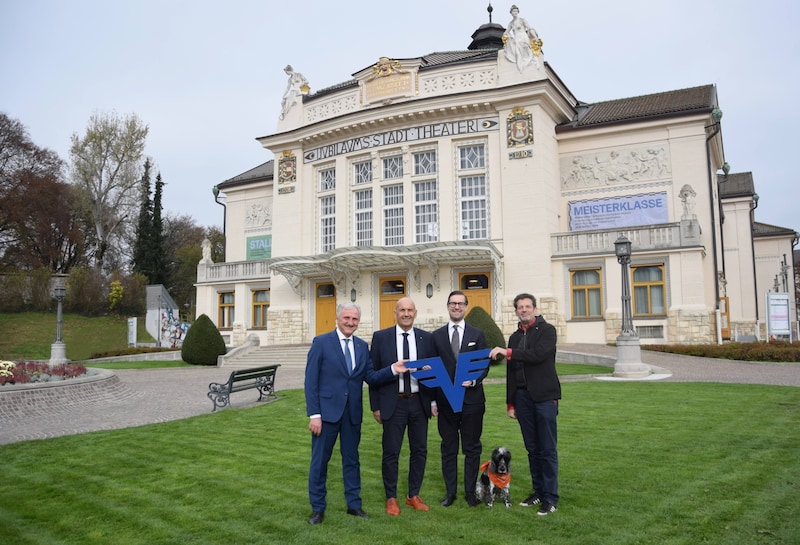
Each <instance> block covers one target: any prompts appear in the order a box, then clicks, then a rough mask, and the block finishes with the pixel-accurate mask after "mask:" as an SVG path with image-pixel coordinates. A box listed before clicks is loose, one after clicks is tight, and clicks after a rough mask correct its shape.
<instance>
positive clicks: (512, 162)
mask: <svg viewBox="0 0 800 545" xmlns="http://www.w3.org/2000/svg"><path fill="white" fill-rule="evenodd" d="M485 26H486V25H485ZM488 26H490V27H491V26H495V27H496V26H498V25H488ZM488 30H489V31H492V30H493V29H488ZM500 30H502V28H501V29H500ZM287 68H288V67H287ZM287 73H288V72H287ZM291 77H292V76H290V78H291ZM295 79H300V80H301V81H305V78H303V77H302V76H300V78H297V76H295ZM312 85H313V82H312ZM623 92H624V90H623ZM287 97H288V99H287V100H285V101H284V106H283V111H282V114H281V119H279V121H278V126H277V130H276V132H275V133H273V134H270V135H268V136H264V137H261V138H259V139H258V140H259V142H260V143H261V144H262V145H263V146H264V148H266V149H267V150H269V151H271V152H272V154H273V155H274V158H275V159H274V161H268V162H267V163H265V164H264V165H261V166H259V167H256V168H255V169H253V170H251V171H248V172H245V173H244V174H242V175H240V176H236V177H234V178H231V179H229V180H227V181H225V182H223V183H221V184H219V186H218V187H219V189H220V190H221V191H222V193H224V195H225V197H226V218H227V222H226V262H225V263H212V262H211V261H210V259H204V260H203V261H201V262H200V264H199V265H198V281H197V292H198V303H197V307H198V311H197V312H198V314H200V313H205V314H207V315H208V316H209V317H211V318H212V320H214V321H216V322H217V325H218V327H219V328H220V329H221V330H222V331H223V334H225V335H228V341H229V343H230V344H232V345H237V344H241V342H243V340H244V338H246V336H247V335H251V334H255V335H257V336H258V337H260V340H261V343H262V344H294V343H306V342H310V340H311V339H312V338H313V337H314V336H315V335H316V334H318V333H320V332H322V331H329V330H330V329H332V328H333V326H334V322H333V312H334V311H335V306H336V304H337V303H340V302H343V301H347V300H355V301H356V302H357V303H359V304H360V305H361V308H362V320H361V325H360V327H359V333H360V334H361V335H362V336H365V337H369V336H370V332H371V331H373V330H376V329H379V328H380V327H383V326H385V325H388V324H389V323H392V322H391V320H392V318H391V309H392V308H393V304H394V301H395V300H396V299H397V298H399V297H400V296H403V295H408V296H410V297H412V298H413V299H414V300H415V302H416V304H417V307H418V310H419V313H418V319H417V325H419V326H420V327H423V328H427V329H433V328H435V327H438V326H440V325H441V324H443V323H444V322H445V321H446V319H447V312H446V305H445V302H446V299H447V295H448V293H449V292H450V291H451V290H454V289H463V290H464V291H465V292H466V293H467V294H468V296H469V298H470V303H471V306H476V305H480V306H482V307H483V308H484V309H485V310H487V311H488V312H489V313H490V314H491V315H492V316H493V317H494V319H495V320H496V321H497V322H498V324H499V325H500V326H501V329H503V331H504V333H510V332H511V331H513V329H514V327H515V325H516V318H515V316H514V313H513V308H512V300H513V298H514V296H515V295H516V294H518V293H520V292H530V293H533V294H534V295H536V296H537V297H538V299H539V307H540V309H541V311H542V314H543V315H544V316H545V318H546V319H547V320H548V321H550V322H551V323H553V324H554V325H556V327H557V328H558V332H559V336H560V341H561V342H566V343H570V342H595V343H606V342H613V341H614V340H615V339H616V336H617V335H618V333H619V331H620V327H621V315H622V303H621V274H622V268H621V266H620V265H619V263H618V262H617V260H616V257H615V254H614V241H615V240H616V239H617V238H618V237H619V236H620V235H621V234H624V235H625V236H626V237H627V238H628V239H630V240H631V241H632V248H633V257H632V262H631V270H630V274H631V286H632V293H633V307H634V309H633V318H634V320H633V321H634V325H635V327H636V328H637V331H638V332H639V335H640V336H641V337H642V342H643V343H709V342H720V341H721V340H723V338H730V337H731V335H732V333H731V331H732V330H734V329H737V327H741V328H742V331H744V330H748V331H749V329H747V328H751V329H752V328H754V327H755V326H754V324H755V323H756V322H757V320H758V317H757V308H758V303H757V302H756V300H755V299H756V298H755V297H754V296H752V295H751V292H752V294H755V293H756V292H757V291H758V289H759V288H757V287H756V283H757V282H756V278H757V277H758V278H759V280H758V282H762V280H761V279H760V278H761V277H760V276H759V274H760V275H761V276H764V275H766V274H768V273H767V272H763V273H759V265H758V264H759V263H760V262H761V260H763V261H764V262H766V261H768V260H769V259H772V257H774V255H773V254H776V253H780V251H781V250H780V249H779V248H778V247H774V248H773V247H772V246H770V244H771V242H768V241H767V240H764V241H763V243H762V242H759V243H758V244H757V245H754V243H753V229H752V225H753V222H752V215H751V211H752V208H753V206H752V203H753V198H752V194H751V195H750V196H749V197H748V196H746V195H744V196H731V197H730V198H729V199H728V200H724V199H723V200H724V216H725V220H724V221H721V218H722V216H723V206H722V201H721V200H720V190H719V188H720V181H719V178H718V175H717V172H718V171H720V170H721V169H723V165H724V163H725V157H724V152H723V149H722V139H721V124H720V121H719V107H718V104H717V100H716V89H715V88H714V86H711V85H708V86H703V87H697V88H693V89H684V90H679V91H669V92H665V93H659V94H656V95H649V96H645V97H635V98H630V99H620V100H616V101H609V102H604V103H596V104H584V103H581V102H580V101H578V100H577V99H576V98H575V97H574V96H573V95H572V93H571V92H570V91H569V90H568V89H567V87H566V86H565V85H564V83H563V82H561V80H560V79H559V77H558V76H557V75H556V73H555V72H554V71H553V69H552V68H551V67H550V66H549V64H547V63H546V62H545V61H544V57H543V55H541V54H540V55H538V56H535V57H534V62H531V63H530V64H528V65H527V66H524V67H523V68H520V67H519V66H518V64H517V63H515V62H510V61H509V60H507V59H506V57H505V55H504V51H503V49H499V50H498V49H496V48H495V49H491V48H489V49H472V50H467V51H462V52H448V53H434V54H432V55H428V56H426V57H420V58H414V59H399V60H396V59H389V58H385V57H380V58H378V60H377V61H376V63H375V64H374V65H372V66H369V67H367V68H365V69H363V70H360V71H359V72H356V73H355V74H354V79H353V80H351V81H349V82H346V83H343V84H341V85H338V86H335V87H331V88H329V89H323V90H321V91H317V92H315V93H313V94H312V93H309V91H308V89H307V88H303V89H302V90H300V89H298V90H297V92H296V93H294V94H292V92H291V80H290V83H289V86H288V88H287ZM745 219H746V221H745ZM787 237H788V238H787ZM776 239H777V242H776V244H777V245H778V246H779V247H784V246H785V245H786V244H787V240H789V265H790V266H791V241H790V239H791V237H790V236H788V234H787V233H786V232H784V233H782V235H781V234H779V235H776ZM770 256H771V257H770ZM754 263H755V264H756V266H753V264H754ZM789 278H791V279H793V278H794V274H793V271H791V270H790V272H789ZM734 292H735V293H734ZM792 293H793V287H792ZM722 296H726V297H727V299H724V300H722V301H723V303H722V308H720V300H721V299H720V298H721V297H722ZM761 304H762V305H763V301H762V303H761ZM728 311H729V312H728ZM793 312H794V316H795V318H794V319H795V321H796V311H795V310H794V309H793ZM734 322H735V324H736V327H734Z"/></svg>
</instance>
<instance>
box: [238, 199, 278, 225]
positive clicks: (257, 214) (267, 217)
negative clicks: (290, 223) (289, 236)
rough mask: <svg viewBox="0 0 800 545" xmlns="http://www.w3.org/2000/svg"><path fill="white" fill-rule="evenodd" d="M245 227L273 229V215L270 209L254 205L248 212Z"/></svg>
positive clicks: (259, 204)
mask: <svg viewBox="0 0 800 545" xmlns="http://www.w3.org/2000/svg"><path fill="white" fill-rule="evenodd" d="M244 224H245V227H271V226H272V215H271V214H270V211H269V209H267V207H266V206H264V205H263V204H261V203H253V204H251V205H250V208H248V210H247V215H246V216H245V220H244Z"/></svg>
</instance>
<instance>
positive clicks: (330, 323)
mask: <svg viewBox="0 0 800 545" xmlns="http://www.w3.org/2000/svg"><path fill="white" fill-rule="evenodd" d="M315 314H316V319H317V320H316V321H317V328H316V333H315V334H316V335H321V334H323V333H328V332H330V331H333V330H334V329H336V288H335V287H334V285H333V284H332V283H331V282H321V283H319V284H317V286H316V310H315Z"/></svg>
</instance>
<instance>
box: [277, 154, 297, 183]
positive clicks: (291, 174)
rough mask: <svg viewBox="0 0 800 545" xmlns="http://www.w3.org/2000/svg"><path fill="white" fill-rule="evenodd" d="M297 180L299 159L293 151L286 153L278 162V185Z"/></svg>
mask: <svg viewBox="0 0 800 545" xmlns="http://www.w3.org/2000/svg"><path fill="white" fill-rule="evenodd" d="M296 180H297V157H295V156H294V155H293V154H292V152H291V151H284V152H283V155H282V156H281V158H280V161H278V183H279V184H288V183H292V182H294V181H296Z"/></svg>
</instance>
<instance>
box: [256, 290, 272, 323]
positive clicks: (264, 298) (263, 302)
mask: <svg viewBox="0 0 800 545" xmlns="http://www.w3.org/2000/svg"><path fill="white" fill-rule="evenodd" d="M268 309H269V290H253V328H254V329H267V310H268Z"/></svg>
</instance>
